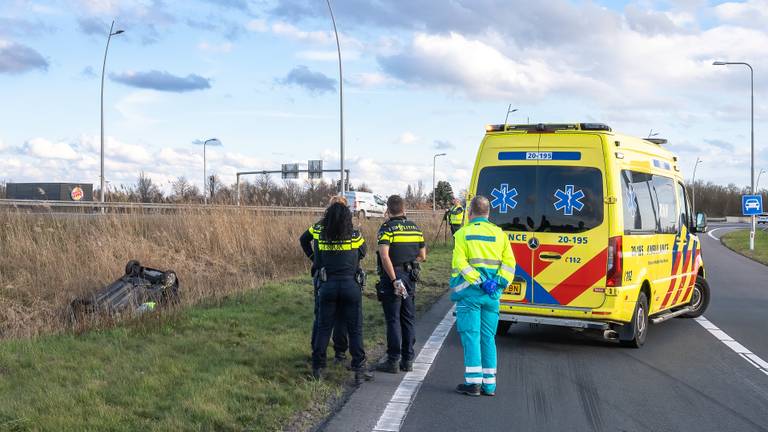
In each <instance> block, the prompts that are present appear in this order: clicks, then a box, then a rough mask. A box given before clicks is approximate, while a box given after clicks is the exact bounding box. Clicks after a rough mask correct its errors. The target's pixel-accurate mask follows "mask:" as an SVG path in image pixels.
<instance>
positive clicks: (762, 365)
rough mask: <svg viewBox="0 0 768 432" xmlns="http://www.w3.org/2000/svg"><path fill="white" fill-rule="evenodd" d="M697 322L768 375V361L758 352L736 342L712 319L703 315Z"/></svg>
mask: <svg viewBox="0 0 768 432" xmlns="http://www.w3.org/2000/svg"><path fill="white" fill-rule="evenodd" d="M696 322H697V323H699V324H701V326H702V327H704V328H705V329H707V331H708V332H710V333H712V335H713V336H714V337H716V338H717V339H718V340H719V341H720V342H722V343H724V344H725V346H727V347H728V348H730V349H731V350H733V352H735V353H736V354H738V355H740V356H741V357H742V358H743V359H744V360H746V361H747V362H749V363H750V364H751V365H752V366H754V367H756V368H757V369H758V370H760V372H762V373H764V374H766V375H768V362H766V361H765V360H763V359H761V358H760V357H758V356H757V354H755V353H753V352H752V351H750V350H748V349H747V348H746V347H745V346H744V345H742V344H740V343H738V342H736V340H734V339H733V338H732V337H730V336H728V334H727V333H726V332H724V331H722V330H720V329H719V328H718V327H717V326H716V325H714V324H712V322H711V321H709V320H708V319H706V318H704V317H703V316H701V317H698V318H696Z"/></svg>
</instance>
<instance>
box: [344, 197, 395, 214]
mask: <svg viewBox="0 0 768 432" xmlns="http://www.w3.org/2000/svg"><path fill="white" fill-rule="evenodd" d="M344 196H345V197H346V198H347V203H348V204H349V209H350V210H352V214H353V215H355V216H357V217H362V218H371V217H377V218H383V217H384V213H385V212H386V211H387V202H386V200H384V199H383V198H381V197H380V196H378V195H375V194H374V193H372V192H358V191H353V192H345V193H344Z"/></svg>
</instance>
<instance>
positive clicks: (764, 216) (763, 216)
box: [757, 213, 768, 224]
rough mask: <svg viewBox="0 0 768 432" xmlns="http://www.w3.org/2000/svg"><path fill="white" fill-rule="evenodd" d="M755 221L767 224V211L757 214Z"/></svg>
mask: <svg viewBox="0 0 768 432" xmlns="http://www.w3.org/2000/svg"><path fill="white" fill-rule="evenodd" d="M757 223H759V224H768V213H761V214H759V215H757Z"/></svg>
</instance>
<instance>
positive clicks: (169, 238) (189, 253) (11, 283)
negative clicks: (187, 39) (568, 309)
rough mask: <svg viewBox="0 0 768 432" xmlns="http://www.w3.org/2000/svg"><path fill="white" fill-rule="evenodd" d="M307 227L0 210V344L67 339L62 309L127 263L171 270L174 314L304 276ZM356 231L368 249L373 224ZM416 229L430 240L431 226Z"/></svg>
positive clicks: (232, 219)
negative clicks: (177, 297) (175, 280)
mask: <svg viewBox="0 0 768 432" xmlns="http://www.w3.org/2000/svg"><path fill="white" fill-rule="evenodd" d="M315 218H316V216H310V215H299V214H286V215H271V214H265V213H256V212H252V211H248V210H237V209H231V210H212V211H208V210H184V211H180V212H178V213H174V214H154V213H142V212H141V211H139V210H137V211H136V212H133V213H120V214H107V215H98V214H78V213H72V214H46V213H25V212H21V211H0V339H14V338H25V337H35V336H40V335H46V334H52V333H61V332H65V331H67V330H70V328H69V327H68V326H69V323H68V321H67V316H66V313H65V312H66V308H67V305H69V303H70V302H71V301H72V300H73V299H74V298H76V297H79V296H82V295H84V294H86V293H90V292H93V291H94V290H96V289H99V288H101V287H103V286H105V285H107V284H109V283H111V282H113V281H114V280H115V279H117V278H118V277H119V276H121V275H122V273H123V268H124V266H125V263H126V262H128V261H129V260H132V259H137V260H139V261H140V262H142V263H143V264H144V265H147V266H150V267H155V268H159V269H162V270H168V269H171V270H174V271H175V272H176V274H177V275H178V277H179V281H180V283H181V288H180V293H181V300H182V306H190V305H195V304H198V303H200V302H201V301H208V300H210V299H215V298H219V297H223V296H230V295H233V294H236V293H240V292H244V291H247V290H253V289H259V287H260V286H262V285H263V284H264V283H266V282H269V281H273V280H279V279H281V278H286V277H291V276H294V275H296V274H299V273H301V272H305V271H307V269H308V266H309V262H308V260H307V259H306V258H305V257H304V255H303V254H302V252H301V249H300V248H299V247H298V238H299V235H301V233H302V232H303V231H304V230H306V229H307V227H309V226H310V225H311V224H312V223H314V222H315ZM358 222H359V223H360V224H361V228H362V230H363V233H364V235H365V238H366V239H367V240H368V241H369V242H371V243H375V242H373V241H372V240H373V239H374V238H375V233H376V230H377V229H378V226H379V225H380V224H381V222H382V221H381V220H375V219H372V220H368V221H365V220H363V221H358ZM418 223H419V224H420V226H421V227H422V229H423V230H424V232H425V234H426V235H427V237H428V238H429V239H430V240H431V239H433V238H434V234H435V233H436V232H437V230H438V227H439V217H438V218H432V219H424V220H418ZM440 240H442V239H440ZM372 260H373V259H372V258H371V257H368V258H367V259H366V262H372ZM112 324H113V323H112V322H111V321H109V320H107V322H103V323H99V322H97V323H96V326H97V327H98V326H102V327H105V326H111V325H112Z"/></svg>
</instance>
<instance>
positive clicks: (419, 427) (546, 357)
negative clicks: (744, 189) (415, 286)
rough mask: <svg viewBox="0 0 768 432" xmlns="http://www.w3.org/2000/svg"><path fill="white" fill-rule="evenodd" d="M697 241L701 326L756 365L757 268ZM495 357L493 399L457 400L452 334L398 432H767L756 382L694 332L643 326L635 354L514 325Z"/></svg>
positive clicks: (680, 323) (765, 350)
mask: <svg viewBox="0 0 768 432" xmlns="http://www.w3.org/2000/svg"><path fill="white" fill-rule="evenodd" d="M713 228H717V227H713ZM729 229H733V227H724V228H720V229H717V230H716V231H715V232H714V233H713V234H714V235H715V236H719V235H722V234H723V233H725V232H726V231H727V230H729ZM700 238H702V239H703V242H702V247H703V256H704V263H705V266H706V267H707V271H708V280H709V283H710V285H711V288H712V301H711V303H710V306H709V309H708V311H707V312H706V313H705V317H706V318H707V319H709V321H711V322H712V323H713V324H715V325H716V326H717V327H719V328H720V329H721V330H723V331H724V332H725V333H727V334H728V335H730V336H731V337H732V338H733V339H735V340H736V341H738V342H739V343H741V344H742V345H744V346H745V347H747V348H748V349H750V350H751V351H752V352H753V353H755V354H757V355H758V356H760V357H761V358H762V359H768V326H767V325H766V319H768V283H767V279H768V278H767V276H768V268H767V267H765V266H762V265H760V264H757V263H755V262H753V261H751V260H749V259H746V258H743V257H741V256H739V255H736V254H734V253H733V252H731V251H730V250H728V249H726V248H725V247H723V246H722V245H720V243H719V242H718V241H716V240H714V239H712V238H711V237H710V236H708V235H707V236H700ZM497 345H498V351H499V353H498V355H499V364H498V376H497V380H498V394H497V397H495V398H489V397H480V398H470V397H466V396H461V395H458V394H456V393H454V392H453V388H454V387H455V385H456V384H458V383H459V382H461V380H462V371H463V363H462V351H461V344H460V342H459V338H458V335H457V334H456V332H455V331H452V332H451V334H450V335H449V336H448V338H447V339H446V341H445V345H444V346H443V348H442V350H441V351H440V354H439V355H438V357H437V360H436V362H435V363H434V364H433V365H432V368H431V370H430V372H429V374H428V375H427V377H426V379H425V381H424V383H423V384H422V386H421V389H420V390H419V393H418V394H417V396H416V398H415V400H414V403H413V405H412V407H411V408H410V410H409V412H408V415H407V417H406V419H405V422H404V424H403V427H402V430H403V431H425V430H452V431H454V430H466V431H500V430H525V431H559V430H569V431H768V375H766V374H764V373H763V372H761V371H760V370H759V369H757V368H756V367H755V366H753V365H752V364H750V363H749V362H747V361H746V360H745V359H743V358H742V357H741V356H739V355H738V354H737V353H736V352H734V351H732V350H731V349H730V348H729V347H728V346H726V345H725V344H724V343H723V342H721V341H720V340H718V339H716V338H715V337H714V336H713V335H712V334H710V332H708V331H707V330H706V329H705V328H704V327H702V326H701V325H700V324H699V323H698V322H696V321H694V320H690V319H673V320H670V321H667V322H665V323H662V324H659V325H656V326H652V327H651V329H650V331H649V334H648V339H647V341H646V344H645V346H644V347H643V348H641V349H627V348H621V347H618V346H616V345H615V344H614V343H609V342H605V341H603V340H601V339H600V338H598V337H593V336H591V335H585V334H579V333H576V332H574V331H572V330H569V329H561V328H553V327H538V328H531V327H529V326H524V325H517V326H513V327H512V329H511V330H510V332H509V334H507V335H505V336H502V337H499V338H498V342H497Z"/></svg>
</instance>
